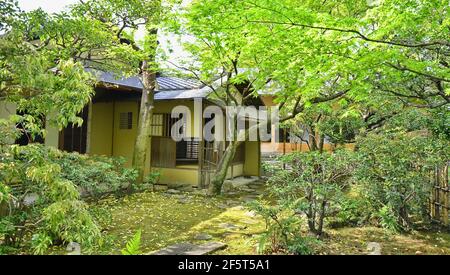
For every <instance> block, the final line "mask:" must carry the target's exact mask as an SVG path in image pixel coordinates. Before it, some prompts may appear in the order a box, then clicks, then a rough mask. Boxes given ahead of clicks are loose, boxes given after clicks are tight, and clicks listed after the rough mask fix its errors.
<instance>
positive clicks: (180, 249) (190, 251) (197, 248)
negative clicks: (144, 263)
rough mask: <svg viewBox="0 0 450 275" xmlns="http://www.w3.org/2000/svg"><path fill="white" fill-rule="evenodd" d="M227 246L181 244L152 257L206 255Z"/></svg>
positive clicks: (221, 244) (216, 244)
mask: <svg viewBox="0 0 450 275" xmlns="http://www.w3.org/2000/svg"><path fill="white" fill-rule="evenodd" d="M226 247H227V245H226V244H224V243H219V242H210V243H205V244H201V245H195V244H191V243H179V244H175V245H171V246H168V247H166V248H164V249H161V250H159V251H157V252H155V253H153V254H152V255H198V256H200V255H206V254H211V253H213V252H215V251H217V250H220V249H224V248H226Z"/></svg>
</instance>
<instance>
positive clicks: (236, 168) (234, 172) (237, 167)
mask: <svg viewBox="0 0 450 275" xmlns="http://www.w3.org/2000/svg"><path fill="white" fill-rule="evenodd" d="M232 167H233V169H231V167H230V168H228V172H227V179H231V178H235V177H240V176H243V175H244V164H243V163H235V164H233V165H232Z"/></svg>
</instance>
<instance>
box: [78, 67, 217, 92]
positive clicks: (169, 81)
mask: <svg viewBox="0 0 450 275" xmlns="http://www.w3.org/2000/svg"><path fill="white" fill-rule="evenodd" d="M87 70H88V71H91V72H93V73H94V74H95V75H96V76H97V79H98V81H100V82H103V83H108V84H112V85H118V86H121V87H126V88H130V89H135V90H142V88H143V86H142V82H141V80H140V78H139V77H128V78H125V77H117V76H115V75H114V74H113V73H110V72H102V71H97V70H96V71H94V70H91V69H87ZM157 83H158V85H157V88H156V95H155V100H169V99H190V98H206V97H207V96H208V95H209V94H210V93H211V91H210V89H209V88H207V87H205V86H204V85H203V84H202V83H201V82H199V81H196V80H194V79H188V78H180V77H170V76H159V77H157Z"/></svg>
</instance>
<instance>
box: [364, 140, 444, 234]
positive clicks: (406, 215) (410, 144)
mask: <svg viewBox="0 0 450 275" xmlns="http://www.w3.org/2000/svg"><path fill="white" fill-rule="evenodd" d="M359 144H360V145H359V150H358V154H359V169H358V172H357V174H356V175H357V178H358V182H359V183H360V184H361V185H362V186H363V188H362V190H363V194H362V195H363V196H364V197H365V198H366V199H367V201H368V202H369V203H370V206H371V207H372V211H373V214H374V215H377V216H379V218H380V219H381V223H382V225H383V226H385V227H388V228H389V229H392V230H407V229H410V228H411V226H412V225H413V223H414V221H416V222H417V221H423V220H425V221H426V220H427V218H428V209H429V198H430V194H431V188H432V187H433V180H434V178H433V175H434V170H435V168H436V167H439V166H442V165H443V164H445V163H446V161H447V160H448V159H449V158H450V150H449V148H450V147H449V144H448V142H443V141H439V140H436V139H433V138H432V137H430V136H422V135H420V134H419V133H409V134H405V133H396V134H390V135H388V134H386V135H369V136H367V137H365V138H364V139H363V140H361V141H360V143H359Z"/></svg>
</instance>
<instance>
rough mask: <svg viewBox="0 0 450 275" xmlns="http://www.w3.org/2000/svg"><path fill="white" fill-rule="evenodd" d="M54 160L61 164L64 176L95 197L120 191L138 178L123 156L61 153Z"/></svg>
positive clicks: (98, 197)
mask: <svg viewBox="0 0 450 275" xmlns="http://www.w3.org/2000/svg"><path fill="white" fill-rule="evenodd" d="M54 162H55V163H57V164H59V165H60V166H61V177H62V178H64V179H67V180H70V181H72V182H73V183H74V184H75V185H76V186H78V187H79V188H80V189H81V191H82V194H83V195H85V196H89V197H90V198H93V199H100V198H102V197H104V196H107V195H109V194H110V193H116V194H117V193H120V192H122V191H123V190H125V189H127V188H128V187H129V186H130V185H131V184H132V183H134V181H135V180H136V178H137V172H136V170H134V169H127V168H124V163H125V160H124V159H123V158H109V157H103V156H87V155H80V154H77V153H61V155H60V157H58V158H56V159H54Z"/></svg>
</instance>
